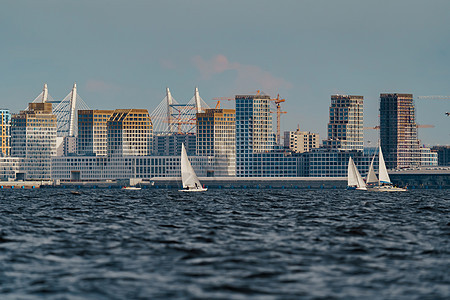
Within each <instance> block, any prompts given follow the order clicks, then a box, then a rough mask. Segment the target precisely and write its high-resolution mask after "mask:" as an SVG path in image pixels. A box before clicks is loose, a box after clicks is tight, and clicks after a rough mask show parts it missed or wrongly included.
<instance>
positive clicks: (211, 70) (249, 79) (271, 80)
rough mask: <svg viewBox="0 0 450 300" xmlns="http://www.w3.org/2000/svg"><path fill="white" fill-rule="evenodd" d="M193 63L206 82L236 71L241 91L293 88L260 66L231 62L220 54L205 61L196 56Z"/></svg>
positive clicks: (237, 82) (237, 85)
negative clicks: (222, 74) (216, 76)
mask: <svg viewBox="0 0 450 300" xmlns="http://www.w3.org/2000/svg"><path fill="white" fill-rule="evenodd" d="M192 62H193V64H194V66H195V67H196V68H197V69H198V70H199V72H200V75H201V78H202V79H204V80H207V79H211V78H212V77H213V76H214V75H216V74H220V73H223V72H225V71H230V70H231V71H235V72H236V73H237V76H236V82H235V84H236V87H237V88H239V89H248V88H252V87H257V88H260V89H262V90H266V91H274V90H278V89H279V88H291V87H292V84H291V83H290V82H288V81H286V80H285V79H283V78H277V77H275V76H273V75H272V74H271V73H270V72H268V71H265V70H263V69H261V68H260V67H258V66H255V65H245V64H240V63H238V62H230V61H229V60H228V59H227V58H226V56H224V55H222V54H218V55H216V56H214V57H213V58H211V59H210V60H204V59H203V58H202V57H201V56H195V57H194V58H193V59H192Z"/></svg>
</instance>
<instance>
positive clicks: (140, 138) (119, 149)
mask: <svg viewBox="0 0 450 300" xmlns="http://www.w3.org/2000/svg"><path fill="white" fill-rule="evenodd" d="M107 131H108V136H107V140H108V142H107V147H108V149H107V150H108V151H107V153H108V156H146V155H150V154H151V152H152V139H153V125H152V122H151V120H150V115H149V113H148V110H146V109H116V110H114V112H113V113H112V115H111V117H110V118H109V120H108V122H107Z"/></svg>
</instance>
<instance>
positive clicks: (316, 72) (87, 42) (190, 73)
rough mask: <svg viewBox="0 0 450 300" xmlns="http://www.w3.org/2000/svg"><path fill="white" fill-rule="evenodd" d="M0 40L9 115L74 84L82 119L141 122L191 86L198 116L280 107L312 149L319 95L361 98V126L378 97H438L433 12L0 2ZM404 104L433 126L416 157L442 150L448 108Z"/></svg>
mask: <svg viewBox="0 0 450 300" xmlns="http://www.w3.org/2000/svg"><path fill="white" fill-rule="evenodd" d="M0 38H1V40H0V41H1V42H0V107H3V108H8V109H10V110H11V111H12V112H18V111H19V110H21V109H24V108H25V107H26V106H27V103H28V102H31V101H32V100H33V99H34V98H36V97H37V96H38V95H39V94H40V92H41V91H42V88H43V85H44V83H47V84H48V88H49V94H50V95H51V96H52V97H53V98H54V99H59V100H62V99H63V98H64V97H65V96H66V95H67V94H68V93H69V92H70V90H71V88H72V86H73V83H74V82H76V83H77V88H78V94H79V95H80V97H81V98H82V99H83V100H84V102H86V103H87V104H88V105H89V106H90V108H92V109H115V108H145V109H148V110H149V111H150V112H152V111H153V109H155V108H156V106H157V105H158V104H159V103H160V102H161V101H162V100H163V99H164V97H165V89H166V87H169V88H170V90H171V93H172V96H173V97H174V98H175V99H176V100H177V101H178V102H179V103H187V102H188V101H189V100H190V99H191V98H192V97H193V95H194V89H195V87H196V86H198V88H199V91H200V96H201V97H202V98H203V99H204V100H205V101H206V102H207V103H208V104H209V105H210V106H211V107H214V106H215V105H216V101H214V100H212V99H213V98H214V97H234V95H235V94H255V93H256V91H257V90H261V91H262V92H264V93H266V94H269V95H271V96H273V97H274V98H275V97H276V96H277V94H279V95H280V97H281V98H284V99H286V102H284V103H283V104H282V110H284V111H287V114H284V115H282V119H281V124H282V128H281V130H282V131H284V130H295V129H296V128H297V126H299V127H300V129H301V130H305V131H311V132H316V133H319V134H320V138H321V139H325V138H326V128H327V123H328V120H329V116H328V113H329V106H330V101H331V100H330V96H331V95H332V94H337V93H339V94H349V95H362V96H364V126H366V127H371V126H375V125H378V114H379V113H378V107H379V95H380V93H412V94H414V96H415V97H416V96H428V95H444V96H448V95H450V1H447V0H430V1H419V0H397V1H396V0H390V1H385V0H377V1H356V0H340V1H336V0H329V1H325V0H314V1H313V0H311V1H303V0H293V1H287V0H285V1H283V0H282V1H266V0H251V1H250V0H247V1H245V0H240V1H235V0H227V1H218V0H209V1H207V0H204V1H198V0H190V1H178V0H166V1H157V0H152V1H133V0H128V1H118V0H97V1H96V0H77V1H68V0H40V1H34V0H21V1H15V0H3V1H2V5H1V9H0ZM225 102H227V101H225ZM221 104H222V106H224V105H225V106H226V107H230V108H231V107H233V106H234V103H232V102H227V103H224V102H222V103H221ZM415 105H416V120H417V123H418V124H422V125H434V127H433V128H421V129H419V139H420V140H421V142H422V144H425V145H430V146H431V145H437V144H439V145H444V144H450V132H449V128H450V117H447V116H445V112H447V111H449V112H450V98H449V99H427V100H425V99H416V100H415ZM274 123H275V116H274ZM364 139H365V142H366V146H370V145H374V143H376V140H377V139H378V132H377V131H376V130H366V131H365V136H364ZM369 142H370V143H369Z"/></svg>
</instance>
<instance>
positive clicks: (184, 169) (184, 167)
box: [179, 143, 208, 192]
mask: <svg viewBox="0 0 450 300" xmlns="http://www.w3.org/2000/svg"><path fill="white" fill-rule="evenodd" d="M181 181H182V182H183V189H182V190H179V191H180V192H204V191H206V190H208V189H207V188H204V187H202V185H201V183H200V180H198V177H197V174H195V171H194V169H193V168H192V165H191V162H190V161H189V158H188V156H187V152H186V148H185V147H184V143H183V144H181Z"/></svg>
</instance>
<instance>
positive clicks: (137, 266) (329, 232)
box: [0, 190, 450, 299]
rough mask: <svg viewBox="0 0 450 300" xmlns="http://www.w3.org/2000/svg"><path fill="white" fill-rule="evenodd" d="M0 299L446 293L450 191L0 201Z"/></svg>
mask: <svg viewBox="0 0 450 300" xmlns="http://www.w3.org/2000/svg"><path fill="white" fill-rule="evenodd" d="M0 199H1V201H0V298H1V299H34V298H36V299H89V298H90V299H137V298H144V299H161V298H169V299H186V298H187V299H192V298H195V299H215V298H219V299H299V298H301V299H312V298H327V299H329V298H336V299H352V298H353V299H361V298H378V299H380V298H384V299H394V298H395V299H423V298H432V299H439V298H442V299H444V298H447V299H448V298H449V297H450V195H449V192H448V191H445V190H416V191H409V192H405V193H367V192H366V193H364V192H347V191H338V190H328V191H327V190H316V191H312V190H209V191H208V192H206V193H181V192H178V191H175V190H141V191H121V190H81V195H79V196H78V195H72V194H71V193H69V192H67V191H66V190H25V191H18V190H15V191H1V193H0Z"/></svg>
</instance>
